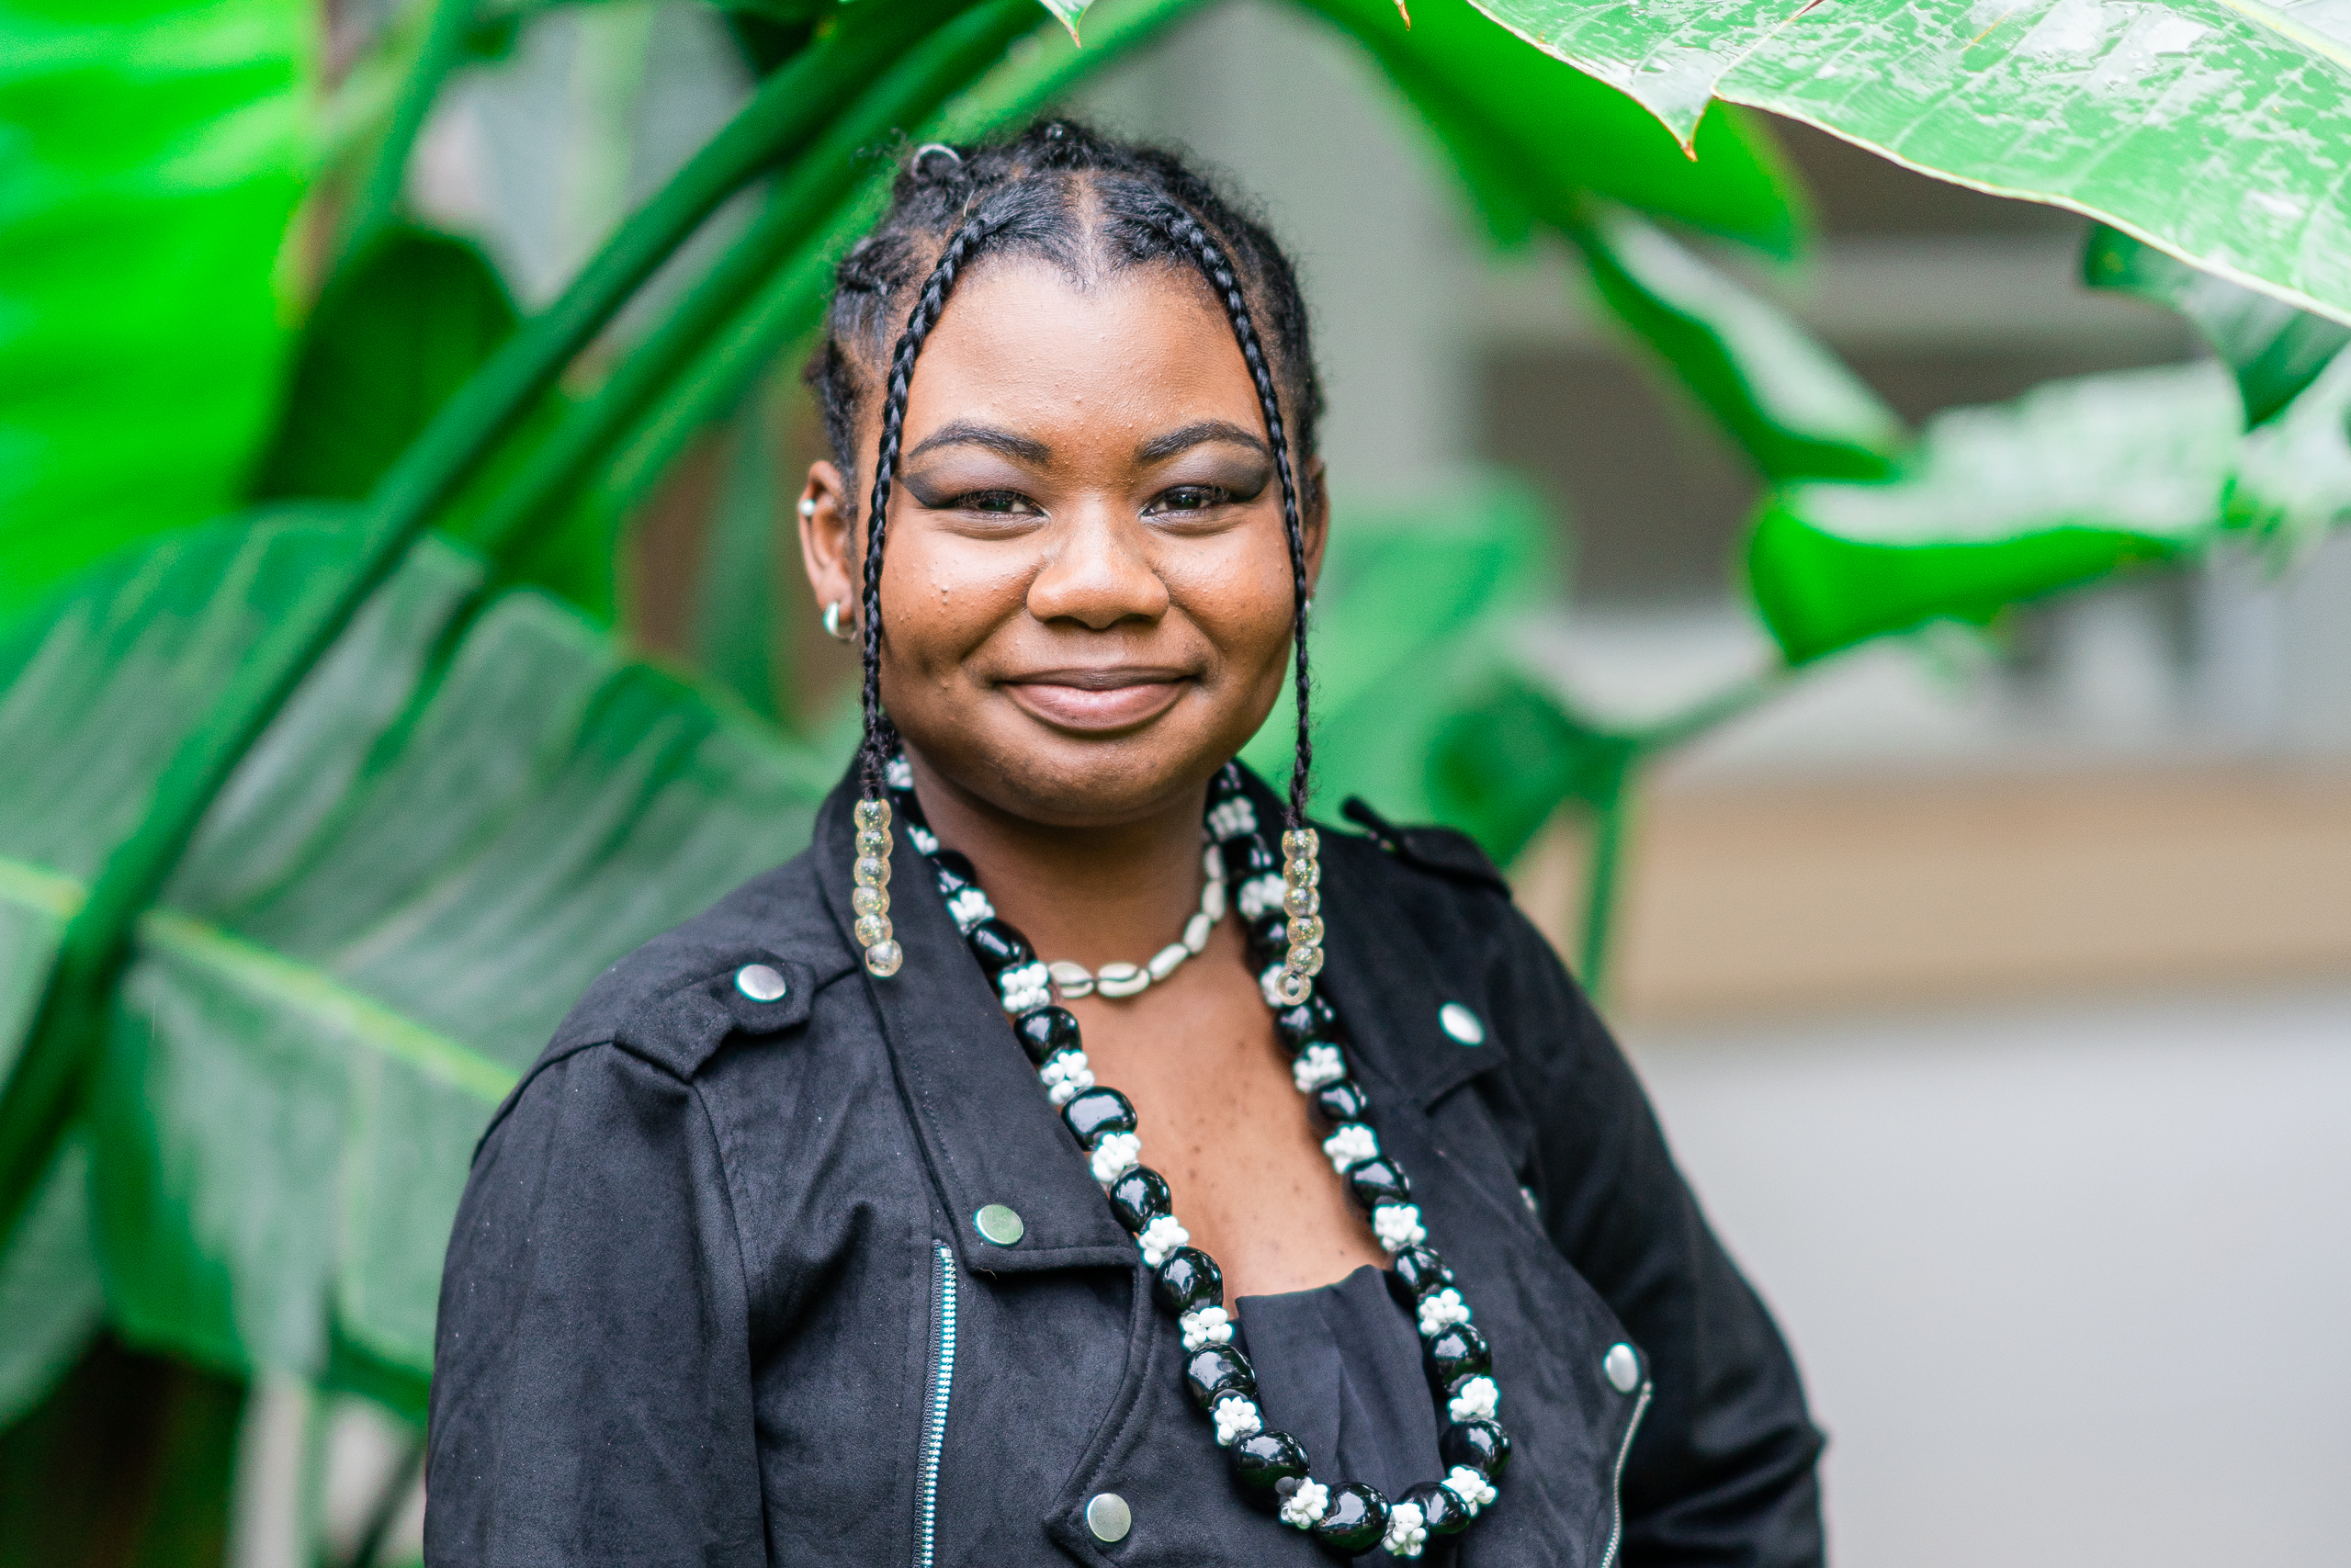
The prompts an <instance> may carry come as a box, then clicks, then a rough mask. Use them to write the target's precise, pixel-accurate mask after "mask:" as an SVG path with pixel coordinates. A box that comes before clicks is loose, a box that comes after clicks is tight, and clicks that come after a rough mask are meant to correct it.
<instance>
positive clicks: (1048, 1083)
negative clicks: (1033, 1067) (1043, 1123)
mask: <svg viewBox="0 0 2351 1568" xmlns="http://www.w3.org/2000/svg"><path fill="white" fill-rule="evenodd" d="M1036 1076H1037V1077H1038V1078H1040V1079H1041V1080H1043V1082H1044V1084H1045V1097H1046V1099H1047V1100H1051V1101H1053V1103H1054V1104H1056V1105H1067V1104H1068V1103H1069V1102H1070V1101H1071V1100H1075V1099H1077V1098H1078V1096H1079V1094H1080V1093H1081V1092H1083V1091H1084V1090H1086V1089H1091V1088H1093V1087H1094V1074H1093V1069H1092V1068H1091V1067H1089V1066H1087V1065H1086V1054H1085V1053H1084V1052H1083V1051H1057V1052H1055V1053H1054V1054H1053V1059H1052V1060H1051V1061H1049V1062H1047V1063H1046V1065H1045V1066H1043V1067H1041V1068H1039V1069H1038V1070H1037V1075H1036Z"/></svg>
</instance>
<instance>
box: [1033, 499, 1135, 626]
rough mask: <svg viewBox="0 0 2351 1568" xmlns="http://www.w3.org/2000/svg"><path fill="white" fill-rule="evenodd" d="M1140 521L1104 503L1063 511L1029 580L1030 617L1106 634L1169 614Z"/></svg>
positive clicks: (1048, 622)
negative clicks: (1127, 623)
mask: <svg viewBox="0 0 2351 1568" xmlns="http://www.w3.org/2000/svg"><path fill="white" fill-rule="evenodd" d="M1147 549H1148V545H1147V539H1146V538H1145V536H1144V530H1143V526H1142V525H1141V523H1140V522H1139V521H1137V520H1135V519H1130V518H1125V517H1123V516H1121V515H1120V514H1119V513H1118V512H1117V511H1116V510H1115V509H1114V508H1113V507H1111V506H1108V505H1099V506H1098V505H1087V506H1083V507H1080V508H1075V509H1071V510H1069V511H1065V512H1064V513H1063V515H1062V519H1061V521H1060V525H1059V526H1058V527H1057V528H1056V529H1055V530H1054V534H1053V536H1052V538H1051V539H1050V540H1048V542H1047V543H1046V549H1045V559H1044V562H1043V564H1042V565H1041V566H1040V567H1039V568H1038V570H1037V574H1036V575H1035V576H1034V577H1033V578H1031V579H1030V580H1029V593H1028V608H1029V614H1030V615H1034V616H1035V617H1036V618H1037V619H1038V620H1040V621H1044V622H1046V623H1047V624H1050V623H1052V622H1054V621H1075V622H1077V623H1078V624H1079V625H1080V626H1085V627H1086V628H1087V629H1088V630H1090V631H1098V632H1104V631H1108V630H1110V628H1111V627H1113V626H1116V625H1118V623H1120V622H1121V621H1125V620H1141V621H1145V622H1152V621H1157V620H1158V619H1159V617H1160V616H1162V615H1166V614H1167V613H1168V585H1167V584H1166V583H1165V582H1163V581H1160V580H1159V570H1158V569H1157V568H1156V567H1154V566H1153V565H1152V563H1151V560H1150V558H1149V555H1148V554H1147Z"/></svg>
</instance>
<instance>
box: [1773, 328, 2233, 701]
mask: <svg viewBox="0 0 2351 1568" xmlns="http://www.w3.org/2000/svg"><path fill="white" fill-rule="evenodd" d="M2242 429H2243V416H2242V413H2241V412H2240V409H2239V406H2238V402H2237V392H2236V388H2235V387H2234V386H2233V385H2232V381H2231V378H2230V377H2229V374H2228V372H2227V371H2226V370H2225V369H2223V368H2222V367H2220V366H2217V365H2210V364H2205V365H2193V366H2182V367H2170V368H2165V369H2157V370H2135V371H2126V372H2122V373H2119V374H2115V375H2108V376H2092V377H2085V378H2081V379H2079V380H2074V381H2055V382H2051V383H2049V384H2048V385H2046V386H2043V387H2040V388H2037V389H2034V390H2033V391H2031V392H2029V393H2028V394H2026V395H2025V396H2024V397H2023V398H2021V399H2019V400H2017V401H2016V402H2014V403H2008V404H2003V405H2001V406H1998V407H1995V408H1972V409H1956V410H1952V411H1950V412H1947V413H1944V414H1942V415H1940V416H1938V418H1937V419H1936V420H1935V421H1934V422H1933V423H1931V424H1929V425H1928V426H1927V430H1926V432H1925V433H1924V434H1923V435H1922V437H1921V438H1920V441H1919V444H1918V446H1917V448H1916V451H1915V452H1914V453H1913V454H1912V455H1911V456H1910V457H1908V458H1907V459H1905V463H1904V465H1903V467H1902V468H1901V470H1900V472H1899V474H1898V476H1897V477H1896V478H1895V479H1893V480H1890V481H1888V482H1885V483H1882V484H1828V483H1813V484H1802V485H1792V486H1789V487H1787V488H1785V489H1783V490H1781V491H1779V492H1777V493H1776V494H1774V495H1773V496H1771V497H1769V499H1768V500H1767V502H1765V504H1764V507H1763V510H1762V512H1761V513H1760V514H1759V516H1758V520H1757V523H1756V526H1755V531H1754V534H1753V536H1752V537H1751V538H1750V540H1749V542H1748V546H1747V573H1748V582H1749V586H1750V588H1751V590H1752V592H1753V593H1754V595H1755V602H1756V606H1757V608H1758V610H1760V611H1761V612H1762V615H1763V619H1764V622H1765V624H1766V625H1767V626H1769V627H1770V629H1771V634H1772V636H1773V637H1776V638H1777V639H1778V640H1779V643H1780V649H1781V651H1782V652H1784V653H1785V654H1786V656H1787V658H1788V660H1789V661H1790V662H1791V663H1799V664H1800V663H1803V662H1804V661H1806V660H1813V659H1817V658H1819V657H1821V656H1822V655H1824V654H1827V653H1833V652H1835V651H1837V649H1841V648H1846V647H1848V646H1850V645H1851V644H1854V643H1857V642H1859V641H1862V640H1864V639H1866V638H1869V637H1878V636H1881V635H1883V634H1885V633H1888V632H1898V631H1906V630H1909V629H1911V628H1912V627H1915V626H1923V625H1925V624H1927V622H1930V621H1936V620H1960V621H1969V622H1975V623H1978V624H1981V623H1983V622H1985V621H1989V620H1990V619H1991V618H1992V617H1994V616H1995V615H1997V614H1998V613H1999V612H2000V611H2001V610H2003V609H2004V608H2006V606H2008V605H2010V604H2016V603H2018V602H2019V601H2021V600H2026V599H2031V598H2035V597H2038V596H2040V595H2042V594H2046V593H2051V592H2056V591H2057V590H2059V589H2062V588H2068V587H2072V586H2074V585H2075V584H2077V583H2081V582H2086V581H2091V580H2093V579H2095V578H2098V577H2101V576H2104V575H2105V574H2107V573H2108V572H2110V571H2113V570H2117V569H2118V568H2119V567H2122V566H2125V565H2127V564H2129V563H2131V562H2132V561H2143V560H2155V559H2161V558H2165V557H2169V556H2172V555H2175V554H2176V553H2178V552H2180V551H2181V550H2184V549H2187V548H2188V547H2192V546H2195V545H2198V544H2201V543H2203V542H2205V541H2207V540H2209V539H2210V537H2211V536H2213V534H2214V533H2215V531H2216V530H2217V529H2218V528H2219V526H2220V523H2221V495H2222V491H2223V487H2224V486H2225V485H2226V483H2227V480H2228V478H2229V474H2230V471H2231V465H2232V461H2233V459H2234V456H2235V450H2236V446H2237V438H2238V435H2239V433H2240V432H2241V430H2242Z"/></svg>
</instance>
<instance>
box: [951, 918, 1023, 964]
mask: <svg viewBox="0 0 2351 1568" xmlns="http://www.w3.org/2000/svg"><path fill="white" fill-rule="evenodd" d="M964 941H965V942H967V943H968V944H970V947H971V951H972V953H973V954H974V955H975V956H977V957H978V960H979V966H980V967H981V968H982V969H985V970H987V971H988V975H989V978H990V979H993V978H994V977H995V976H998V975H1000V974H1001V973H1002V972H1003V971H1005V970H1007V969H1010V968H1011V967H1012V965H1013V964H1028V963H1031V962H1034V959H1035V958H1036V949H1034V948H1033V947H1031V946H1030V945H1029V939H1028V938H1026V937H1024V936H1023V935H1022V934H1021V933H1020V932H1018V931H1014V930H1013V929H1012V927H1011V926H1009V925H1007V924H1005V923H1004V922H1003V921H1002V920H1000V919H997V918H996V917H995V916H993V915H990V916H989V918H988V919H984V920H982V921H980V922H979V923H978V925H976V926H974V927H972V928H971V934H970V935H968V936H966V937H965V938H964Z"/></svg>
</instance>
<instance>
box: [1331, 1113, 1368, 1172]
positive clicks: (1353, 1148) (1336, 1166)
mask: <svg viewBox="0 0 2351 1568" xmlns="http://www.w3.org/2000/svg"><path fill="white" fill-rule="evenodd" d="M1322 1152H1323V1153H1324V1154H1325V1155H1327V1156H1329V1159H1330V1168H1331V1169H1333V1170H1336V1171H1340V1172H1344V1171H1345V1170H1346V1169H1347V1168H1348V1167H1349V1166H1351V1165H1353V1164H1354V1163H1355V1162H1356V1161H1358V1160H1366V1159H1370V1158H1371V1157H1372V1156H1373V1155H1376V1154H1378V1153H1379V1152H1380V1140H1379V1135H1378V1134H1375V1133H1373V1131H1372V1130H1371V1129H1370V1128H1369V1127H1366V1126H1364V1125H1363V1123H1362V1122H1341V1123H1339V1131H1337V1132H1335V1133H1333V1134H1331V1135H1330V1136H1329V1137H1328V1138H1325V1139H1324V1140H1323V1141H1322Z"/></svg>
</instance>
